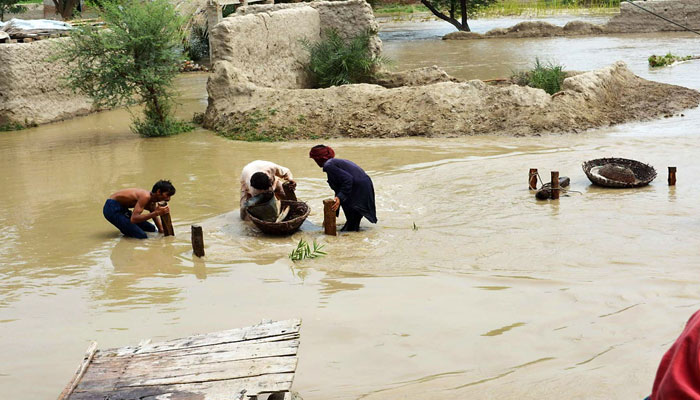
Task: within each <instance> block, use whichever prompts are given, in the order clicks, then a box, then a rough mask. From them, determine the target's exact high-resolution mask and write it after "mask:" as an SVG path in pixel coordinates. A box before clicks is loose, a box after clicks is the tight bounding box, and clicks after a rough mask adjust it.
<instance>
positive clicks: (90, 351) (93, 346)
mask: <svg viewBox="0 0 700 400" xmlns="http://www.w3.org/2000/svg"><path fill="white" fill-rule="evenodd" d="M96 351H97V342H92V343H90V346H89V347H88V348H87V350H86V351H85V355H84V356H83V361H82V362H81V363H80V365H79V366H78V370H77V371H75V374H74V375H73V379H71V381H70V382H69V383H68V386H66V388H65V389H63V391H62V392H61V394H60V395H58V400H64V399H67V398H69V397H70V395H71V393H73V390H75V388H76V387H77V386H78V384H79V383H80V380H81V379H83V375H85V371H87V368H88V366H90V363H91V362H92V358H93V357H94V356H95V352H96Z"/></svg>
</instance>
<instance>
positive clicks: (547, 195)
mask: <svg viewBox="0 0 700 400" xmlns="http://www.w3.org/2000/svg"><path fill="white" fill-rule="evenodd" d="M570 183H571V180H570V179H569V177H568V176H562V177H561V178H559V187H560V188H563V187H567V186H569V184H570ZM535 197H537V200H547V199H551V198H552V184H551V183H545V184H544V185H543V186H542V188H540V190H538V191H537V193H535Z"/></svg>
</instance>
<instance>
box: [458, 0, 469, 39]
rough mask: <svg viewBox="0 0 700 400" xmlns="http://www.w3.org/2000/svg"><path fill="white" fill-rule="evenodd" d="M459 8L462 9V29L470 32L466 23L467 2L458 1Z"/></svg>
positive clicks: (465, 0)
mask: <svg viewBox="0 0 700 400" xmlns="http://www.w3.org/2000/svg"><path fill="white" fill-rule="evenodd" d="M459 6H460V7H462V28H463V30H464V31H466V32H471V30H470V29H469V24H468V23H467V0H459Z"/></svg>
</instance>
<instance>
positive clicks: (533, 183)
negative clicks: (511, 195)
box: [528, 168, 537, 190]
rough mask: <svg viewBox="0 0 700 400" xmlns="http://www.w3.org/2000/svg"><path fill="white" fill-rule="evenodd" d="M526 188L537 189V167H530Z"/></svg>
mask: <svg viewBox="0 0 700 400" xmlns="http://www.w3.org/2000/svg"><path fill="white" fill-rule="evenodd" d="M528 188H529V189H530V190H536V189H537V168H530V177H529V180H528Z"/></svg>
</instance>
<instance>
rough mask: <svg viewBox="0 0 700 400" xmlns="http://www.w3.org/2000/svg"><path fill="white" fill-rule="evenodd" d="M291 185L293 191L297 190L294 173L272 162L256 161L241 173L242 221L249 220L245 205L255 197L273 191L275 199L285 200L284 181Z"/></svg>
mask: <svg viewBox="0 0 700 400" xmlns="http://www.w3.org/2000/svg"><path fill="white" fill-rule="evenodd" d="M285 180H286V181H288V182H289V183H291V186H292V189H294V188H296V182H294V177H293V176H292V171H290V170H289V168H285V167H283V166H281V165H277V164H275V163H273V162H270V161H264V160H255V161H253V162H251V163H249V164H248V165H246V166H245V167H243V171H242V172H241V219H246V218H247V213H246V207H245V203H246V202H247V201H248V200H249V199H250V198H251V197H254V196H257V195H259V194H261V193H264V192H267V191H270V190H272V191H273V192H274V193H275V197H276V198H277V199H279V200H284V199H285V195H284V188H283V187H282V184H283V183H284V182H283V181H285Z"/></svg>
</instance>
